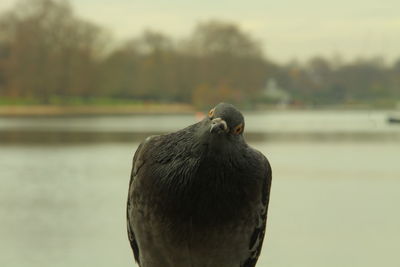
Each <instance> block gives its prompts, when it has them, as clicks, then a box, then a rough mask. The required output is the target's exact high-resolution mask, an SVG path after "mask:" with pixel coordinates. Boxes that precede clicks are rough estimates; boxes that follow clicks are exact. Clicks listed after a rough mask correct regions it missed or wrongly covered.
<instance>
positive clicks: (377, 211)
mask: <svg viewBox="0 0 400 267" xmlns="http://www.w3.org/2000/svg"><path fill="white" fill-rule="evenodd" d="M335 114H336V115H335ZM335 114H334V113H333V112H331V113H329V112H328V113H325V116H323V115H321V114H315V113H311V112H308V113H307V112H305V113H301V114H297V113H296V114H292V115H293V116H291V115H290V113H280V112H278V113H275V114H267V115H265V114H264V115H262V114H252V115H249V116H247V124H246V127H247V129H248V130H250V131H254V132H263V131H282V132H284V133H285V132H286V133H287V132H291V131H292V132H299V131H303V132H310V133H311V132H315V131H327V132H328V133H332V132H336V133H342V132H346V131H347V132H348V131H351V132H354V133H356V134H355V135H354V136H352V137H353V138H354V139H348V138H347V139H345V140H343V139H340V138H339V139H335V138H334V137H333V136H334V135H329V138H326V139H322V140H321V139H318V140H316V141H313V140H312V139H311V140H306V141H304V140H303V141H298V140H296V139H295V140H291V139H290V138H289V137H290V135H289V137H288V138H286V139H284V140H279V141H274V140H262V141H259V140H249V142H250V143H251V145H252V146H254V147H256V148H258V149H259V150H261V151H262V152H263V153H264V154H265V155H266V156H267V157H268V158H269V159H270V161H271V164H272V166H273V176H274V180H273V186H272V195H271V202H270V212H269V221H268V230H267V237H266V241H265V245H264V248H263V251H262V255H261V257H260V261H259V264H258V265H257V266H260V267H263V266H264V267H269V266H271V267H291V266H293V267H303V266H304V267H310V266H315V267H337V266H340V267H355V266H360V267H369V266H371V267H372V266H374V267H375V266H385V267H386V266H387V267H390V266H400V259H399V258H398V251H399V249H400V246H399V240H400V214H399V212H398V210H399V203H400V164H399V162H400V161H399V158H400V142H399V141H397V139H395V138H394V139H393V138H389V139H388V138H386V137H387V136H386V137H385V134H384V133H387V132H390V133H391V134H392V135H394V136H396V135H397V134H399V133H400V129H399V128H400V127H396V126H390V125H387V124H386V122H385V116H384V113H371V112H369V113H368V112H366V113H364V114H363V113H360V112H353V113H341V114H337V113H335ZM324 117H326V118H327V119H325V120H324ZM132 121H133V123H132ZM139 121H141V123H139ZM193 121H194V119H193V117H191V116H171V117H158V119H157V117H153V116H151V117H147V118H146V117H143V116H140V117H101V118H64V119H61V118H57V119H55V118H52V119H51V118H48V119H36V120H32V119H4V118H3V119H0V132H1V131H9V130H10V129H12V130H13V131H21V132H22V133H23V134H28V133H30V132H31V131H35V130H38V131H39V130H40V131H44V130H46V131H53V130H54V129H55V128H57V131H68V130H69V131H78V130H79V131H86V130H90V131H93V132H97V131H98V132H101V131H117V132H118V131H128V132H129V131H132V132H134V131H149V132H151V131H166V130H173V128H174V127H175V128H179V127H180V126H185V125H187V124H189V123H191V122H193ZM327 122H329V123H327ZM142 123H144V124H146V123H148V124H147V126H146V125H145V126H143V125H142ZM266 125H269V126H271V128H267V126H266ZM328 125H330V126H328ZM152 127H153V128H152ZM326 127H328V128H329V127H331V128H330V129H327V128H326ZM78 128H79V129H78ZM74 129H75V130H74ZM368 131H369V132H374V133H377V134H378V136H377V137H374V138H373V139H371V140H364V139H361V140H360V139H359V138H358V135H357V133H364V132H368ZM381 133H383V135H382V140H380V139H379V138H380V137H379V136H380V134H381ZM138 142H139V140H134V141H129V142H126V141H124V142H121V141H117V140H115V141H112V140H109V141H107V142H97V143H82V142H68V143H62V142H59V143H47V142H46V140H45V139H44V140H42V141H41V142H40V143H18V139H17V140H13V142H5V141H4V140H3V141H2V140H0V237H1V238H0V255H1V256H0V266H7V267H14V266H15V267H17V266H18V267H20V266H32V267H47V266H49V267H50V266H51V267H64V266H65V267H66V266H73V267H80V266H82V267H83V266H85V267H86V266H98V267H103V266H104V267H106V266H121V267H122V266H134V265H133V257H132V253H131V250H130V247H129V243H128V241H127V237H126V230H125V201H126V194H127V186H128V180H129V173H130V168H131V158H132V155H133V153H134V151H135V150H136V147H137V145H138Z"/></svg>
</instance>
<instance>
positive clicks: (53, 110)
mask: <svg viewBox="0 0 400 267" xmlns="http://www.w3.org/2000/svg"><path fill="white" fill-rule="evenodd" d="M378 110H379V111H386V112H388V113H395V112H399V109H390V108H376V107H375V108H374V107H366V106H351V107H349V106H320V107H284V108H282V107H265V106H264V107H257V106H256V107H255V109H250V110H246V109H242V111H244V112H246V111H251V112H262V111H272V112H274V111H277V112H280V111H321V112H324V111H368V112H370V111H378ZM203 112H204V110H203ZM196 113H201V110H199V109H198V108H196V107H195V106H193V105H190V104H157V103H148V104H125V105H123V104H121V105H0V117H63V116H104V115H109V116H118V115H168V114H196Z"/></svg>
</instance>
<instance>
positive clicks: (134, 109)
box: [0, 104, 195, 117]
mask: <svg viewBox="0 0 400 267" xmlns="http://www.w3.org/2000/svg"><path fill="white" fill-rule="evenodd" d="M194 112H195V108H194V107H193V106H191V105H187V104H140V105H139V104H138V105H118V106H115V105H113V106H93V105H88V106H84V105H79V106H57V105H33V106H31V105H27V106H22V105H15V106H11V105H7V106H0V116H3V117H19V116H80V115H130V114H193V113H194Z"/></svg>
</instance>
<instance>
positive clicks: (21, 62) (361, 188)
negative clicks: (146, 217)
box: [0, 0, 400, 267]
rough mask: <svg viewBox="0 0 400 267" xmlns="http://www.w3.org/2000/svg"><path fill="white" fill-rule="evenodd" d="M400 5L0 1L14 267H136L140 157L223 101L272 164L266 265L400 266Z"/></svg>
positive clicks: (2, 215)
mask: <svg viewBox="0 0 400 267" xmlns="http://www.w3.org/2000/svg"><path fill="white" fill-rule="evenodd" d="M399 9H400V2H399V1H394V0H382V1H380V2H379V3H378V2H376V1H370V0H364V1H361V0H355V1H344V0H338V1H335V2H332V3H323V2H321V1H315V0H305V1H301V2H296V3H293V2H288V1H280V2H276V3H267V2H265V1H261V0H250V1H246V2H242V1H226V0H223V1H218V2H214V1H213V2H210V1H202V2H201V3H200V2H198V3H195V2H193V3H191V2H187V1H181V0H172V1H164V0H155V1H151V2H145V1H127V0H115V1H103V0H97V1H94V0H85V1H78V0H71V1H62V0H2V1H1V2H0V251H1V257H0V265H1V266H7V267H14V266H15V267H17V266H18V267H19V266H33V267H36V266H37V267H39V266H41V267H42V266H52V267H53V266H56V267H64V266H65V267H67V266H74V267H78V266H98V267H102V266H110V265H114V266H134V263H133V256H132V252H131V249H130V247H129V242H128V239H127V236H126V227H125V203H126V196H127V189H128V182H129V176H130V169H131V160H132V156H133V153H134V152H135V150H136V148H137V146H138V144H139V143H140V142H141V140H143V139H144V138H145V137H146V136H148V135H150V134H162V133H167V132H171V131H176V130H178V129H180V128H183V127H185V126H187V125H189V124H192V123H195V122H197V121H198V120H199V119H201V117H202V116H203V115H202V114H203V113H204V112H207V111H208V110H209V109H210V108H211V107H213V106H214V105H215V104H217V103H219V102H221V101H224V102H230V103H233V104H235V105H236V106H237V107H239V108H240V109H241V110H242V111H243V113H244V115H245V119H246V129H245V136H246V139H247V141H248V143H249V144H250V145H252V146H253V147H255V148H257V149H258V150H260V151H262V152H263V153H264V154H265V155H266V156H267V157H268V158H269V160H270V162H271V164H272V167H273V175H274V180H273V185H272V195H271V202H270V211H269V221H268V230H267V237H266V241H265V243H264V247H263V251H262V255H261V257H260V260H259V264H258V265H257V266H260V267H263V266H264V267H266V266H271V267H290V266H296V267H302V266H304V267H306V266H307V267H310V266H316V267H320V266H324V267H337V266H341V267H355V266H360V267H361V266H362V267H369V266H371V267H372V266H374V267H375V266H387V267H390V266H400V260H399V259H398V256H397V254H398V250H399V244H398V243H399V242H398V241H399V239H400V230H399V225H400V216H399V214H398V212H396V210H398V209H399V208H398V206H399V203H400V164H399V158H400V50H399V47H400V16H399V13H398V10H399Z"/></svg>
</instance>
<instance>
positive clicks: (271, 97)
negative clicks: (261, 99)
mask: <svg viewBox="0 0 400 267" xmlns="http://www.w3.org/2000/svg"><path fill="white" fill-rule="evenodd" d="M263 94H264V96H265V98H266V99H267V100H268V101H269V102H273V103H276V104H278V105H279V106H282V107H286V106H287V105H288V104H289V102H290V100H291V97H290V94H289V93H288V92H286V91H285V90H284V89H282V88H280V87H279V86H278V83H277V82H276V80H275V79H274V78H270V79H268V81H267V83H266V85H265V89H264V92H263Z"/></svg>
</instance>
